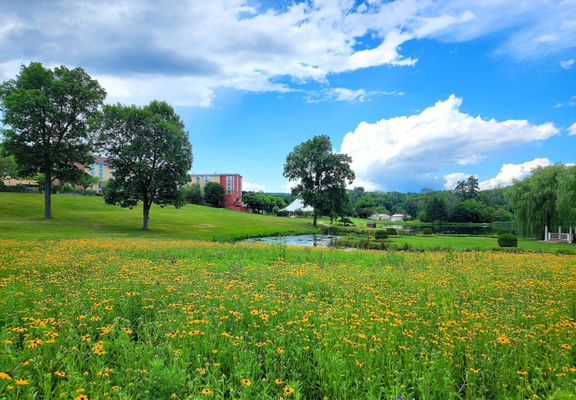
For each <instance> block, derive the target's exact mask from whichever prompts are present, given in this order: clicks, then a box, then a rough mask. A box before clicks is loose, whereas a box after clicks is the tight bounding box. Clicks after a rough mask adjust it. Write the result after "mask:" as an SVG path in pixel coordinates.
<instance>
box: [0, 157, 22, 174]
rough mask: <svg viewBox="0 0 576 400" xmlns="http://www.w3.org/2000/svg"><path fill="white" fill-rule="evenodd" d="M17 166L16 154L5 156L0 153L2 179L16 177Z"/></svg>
mask: <svg viewBox="0 0 576 400" xmlns="http://www.w3.org/2000/svg"><path fill="white" fill-rule="evenodd" d="M17 167H18V166H17V164H16V159H15V158H14V156H8V157H3V156H2V155H1V154H0V181H3V180H5V179H8V177H11V178H14V177H16V175H17V172H16V171H17Z"/></svg>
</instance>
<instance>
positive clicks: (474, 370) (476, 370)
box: [470, 368, 480, 374]
mask: <svg viewBox="0 0 576 400" xmlns="http://www.w3.org/2000/svg"><path fill="white" fill-rule="evenodd" d="M470 372H473V373H475V374H477V373H478V372H480V368H470Z"/></svg>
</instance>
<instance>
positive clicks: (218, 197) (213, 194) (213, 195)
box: [204, 182, 224, 207]
mask: <svg viewBox="0 0 576 400" xmlns="http://www.w3.org/2000/svg"><path fill="white" fill-rule="evenodd" d="M204 201H205V202H206V203H208V204H210V205H211V206H212V207H222V203H224V187H223V186H222V185H221V184H219V183H217V182H208V183H206V185H204Z"/></svg>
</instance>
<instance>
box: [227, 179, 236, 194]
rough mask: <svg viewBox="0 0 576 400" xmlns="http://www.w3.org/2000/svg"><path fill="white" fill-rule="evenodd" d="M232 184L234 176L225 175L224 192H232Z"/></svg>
mask: <svg viewBox="0 0 576 400" xmlns="http://www.w3.org/2000/svg"><path fill="white" fill-rule="evenodd" d="M233 185H234V177H233V176H227V177H226V194H232V192H233V187H234V186H233Z"/></svg>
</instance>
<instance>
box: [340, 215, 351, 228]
mask: <svg viewBox="0 0 576 400" xmlns="http://www.w3.org/2000/svg"><path fill="white" fill-rule="evenodd" d="M338 223H339V224H341V225H344V226H352V225H354V222H353V221H352V220H351V219H350V218H347V217H341V218H340V219H339V220H338Z"/></svg>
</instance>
